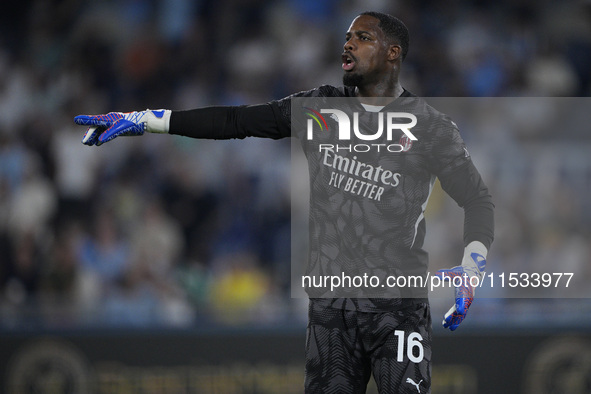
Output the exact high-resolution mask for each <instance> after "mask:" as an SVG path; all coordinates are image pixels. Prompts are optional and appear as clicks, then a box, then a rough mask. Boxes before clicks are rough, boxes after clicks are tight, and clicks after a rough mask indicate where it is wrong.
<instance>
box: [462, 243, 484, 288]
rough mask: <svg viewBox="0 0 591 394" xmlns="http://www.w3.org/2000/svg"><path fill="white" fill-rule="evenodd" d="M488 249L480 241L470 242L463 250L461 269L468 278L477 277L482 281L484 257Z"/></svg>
mask: <svg viewBox="0 0 591 394" xmlns="http://www.w3.org/2000/svg"><path fill="white" fill-rule="evenodd" d="M487 253H488V249H486V246H484V244H483V243H482V242H480V241H472V242H470V243H469V244H468V245H467V246H466V248H465V249H464V257H463V258H462V267H463V268H464V270H465V271H466V272H467V273H468V274H470V276H478V277H479V278H481V279H482V276H483V275H484V270H485V268H486V255H487Z"/></svg>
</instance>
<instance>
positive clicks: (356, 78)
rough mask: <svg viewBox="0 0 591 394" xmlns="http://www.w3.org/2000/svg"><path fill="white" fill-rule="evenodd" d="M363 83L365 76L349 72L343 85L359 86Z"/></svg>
mask: <svg viewBox="0 0 591 394" xmlns="http://www.w3.org/2000/svg"><path fill="white" fill-rule="evenodd" d="M362 82H363V75H361V74H357V73H352V72H347V73H345V74H343V84H344V85H345V86H359V85H361V83H362Z"/></svg>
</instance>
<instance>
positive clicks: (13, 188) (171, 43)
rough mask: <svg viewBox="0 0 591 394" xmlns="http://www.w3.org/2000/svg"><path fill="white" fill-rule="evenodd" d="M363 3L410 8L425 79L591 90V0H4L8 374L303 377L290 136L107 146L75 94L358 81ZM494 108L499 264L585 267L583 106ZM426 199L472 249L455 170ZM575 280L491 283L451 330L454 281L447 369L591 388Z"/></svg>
mask: <svg viewBox="0 0 591 394" xmlns="http://www.w3.org/2000/svg"><path fill="white" fill-rule="evenodd" d="M368 9H374V10H381V11H386V12H389V13H392V14H394V15H397V16H399V17H401V19H403V20H404V21H405V23H406V24H407V25H408V27H409V30H410V32H411V47H410V52H409V56H408V58H407V60H406V61H405V64H404V67H403V73H402V82H403V85H404V86H405V87H406V88H408V89H409V90H411V91H413V92H414V93H416V94H418V95H421V96H424V97H439V96H452V97H456V96H460V97H506V96H515V97H522V96H546V97H579V98H580V100H579V101H577V102H578V103H582V106H583V107H584V106H585V105H587V104H588V103H589V101H586V100H588V99H585V97H587V96H589V94H590V93H591V71H590V70H591V3H590V2H588V1H586V2H581V1H576V2H575V1H561V2H555V1H554V2H553V1H530V0H517V1H479V2H469V1H460V0H455V1H450V2H445V4H443V2H437V1H426V0H425V1H412V2H411V1H385V0H372V1H365V2H362V1H353V0H351V1H318V0H304V1H298V0H282V1H255V0H233V1H221V0H217V1H213V0H201V1H190V0H170V1H156V0H152V1H150V0H126V1H76V0H63V1H46V0H39V1H19V2H15V3H14V4H12V6H11V8H10V9H4V10H3V12H2V14H1V15H0V20H1V23H0V31H1V35H0V114H1V116H0V349H1V351H0V354H1V355H0V374H1V375H0V382H3V383H2V384H3V387H2V389H0V390H3V391H6V392H36V391H34V389H35V387H37V389H39V387H45V390H50V389H51V390H54V391H52V392H80V390H81V389H80V387H90V388H89V389H92V390H96V391H97V392H184V389H186V388H187V387H192V388H193V389H194V390H195V391H196V392H206V391H210V392H220V393H222V392H288V391H289V390H288V387H289V388H290V390H292V392H299V391H300V386H299V385H300V384H301V378H302V376H303V374H302V369H303V333H304V328H305V322H306V315H305V311H306V305H305V301H303V300H297V299H291V298H290V288H289V287H290V275H289V272H290V270H289V256H290V243H289V238H290V202H289V193H290V191H289V182H288V179H287V178H288V174H289V162H288V161H287V160H286V158H288V157H289V152H290V147H289V142H288V141H255V140H248V141H224V142H212V141H197V140H189V139H186V138H180V137H170V136H157V135H150V136H146V137H144V138H136V139H124V138H121V139H118V140H117V141H115V142H114V143H111V144H109V145H107V146H104V147H102V148H98V149H92V148H88V147H85V146H83V145H81V144H80V140H81V138H82V133H83V130H82V129H81V128H79V127H75V126H74V125H73V122H72V118H73V116H74V115H76V114H82V113H104V112H109V111H113V110H122V111H128V110H135V109H143V108H171V109H189V108H193V107H197V106H203V105H233V104H243V103H258V102H264V101H268V100H270V99H274V98H280V97H284V96H286V95H288V94H290V93H292V92H295V91H299V90H304V89H309V88H312V87H315V86H318V85H320V84H324V83H332V84H339V83H340V78H341V71H340V68H339V63H340V56H339V55H340V53H341V48H342V43H343V39H344V32H345V31H346V29H347V28H348V26H349V23H350V21H351V19H352V17H353V16H354V15H356V13H358V12H361V11H364V10H368ZM540 112H541V113H540ZM528 114H531V112H530V113H528ZM537 115H538V116H542V115H543V111H538V114H537ZM529 116H530V118H527V116H526V120H528V119H535V118H536V117H535V116H534V117H531V115H529ZM489 124H490V125H492V126H491V127H488V128H485V129H478V128H467V129H465V130H464V129H462V130H461V131H462V133H463V136H464V138H465V139H466V141H467V143H468V145H469V147H470V149H471V152H472V155H473V156H474V157H475V160H476V161H477V164H478V166H479V168H481V170H482V173H483V176H484V178H485V180H486V181H487V183H488V184H489V186H490V187H491V190H492V194H493V197H494V198H495V203H496V206H497V229H498V231H497V240H496V241H495V244H494V245H493V249H492V251H491V255H490V259H489V267H502V268H503V269H505V270H511V269H513V270H514V271H517V272H519V271H520V270H521V269H524V268H526V267H527V266H528V264H537V263H538V262H542V263H543V264H545V265H546V266H549V267H552V266H553V265H556V267H559V268H557V270H559V271H561V272H562V271H569V269H571V268H572V269H576V270H577V272H582V273H586V277H585V278H584V280H583V283H586V282H587V280H588V279H591V270H589V268H588V267H590V266H591V264H590V263H591V261H590V256H591V254H590V250H589V249H590V244H589V241H588V240H589V235H590V225H589V223H590V221H589V219H591V200H590V199H589V198H588V196H589V192H590V191H591V159H589V158H588V155H587V152H589V151H591V149H590V148H591V144H590V138H591V137H590V136H589V133H588V130H586V129H585V128H581V129H572V128H567V127H565V128H563V129H561V128H557V129H553V130H550V131H548V130H547V129H545V128H543V127H524V128H521V129H518V130H514V129H512V127H511V124H507V122H505V123H503V122H497V123H489ZM586 124H588V123H586ZM534 125H538V124H537V123H534ZM495 126H496V127H495ZM573 130H574V131H573ZM577 130H578V131H577ZM525 152H529V153H527V154H526V153H525ZM427 220H428V229H429V234H430V236H429V238H428V240H427V247H428V250H429V252H430V253H431V257H432V265H433V266H435V267H439V266H441V267H443V266H453V265H456V264H457V263H458V262H459V258H460V254H461V244H460V242H461V236H460V234H461V223H462V222H461V211H460V210H459V209H458V208H457V207H455V206H454V204H453V202H451V201H450V200H449V199H448V198H446V197H445V196H444V195H443V194H441V193H440V192H439V193H438V192H436V193H435V194H434V195H433V196H432V200H431V204H430V207H429V215H428V217H427ZM566 267H569V269H567V268H566ZM587 294H588V293H587ZM552 296H553V297H554V296H556V294H553V295H552ZM558 296H559V298H554V299H550V300H544V299H527V298H510V299H507V298H482V299H479V300H477V301H476V303H475V304H474V307H473V308H472V309H471V311H470V314H469V318H468V320H466V321H465V322H464V323H463V325H462V327H461V329H460V330H459V331H457V332H455V333H453V334H449V333H446V332H444V331H443V330H442V329H440V328H439V326H438V320H439V316H440V315H441V314H442V313H444V311H445V310H446V309H447V303H445V305H444V304H443V303H442V304H441V305H440V304H438V303H435V304H434V308H433V309H434V311H433V312H434V321H435V327H434V328H435V334H436V338H435V345H436V348H435V357H436V359H435V360H434V372H433V373H434V392H436V393H437V392H438V393H445V392H450V393H452V392H454V393H468V392H479V393H484V392H499V391H502V390H504V391H506V392H535V393H543V392H545V391H544V390H550V389H552V390H554V391H552V392H565V393H584V392H591V382H590V381H589V379H591V378H590V376H591V336H590V335H589V332H590V328H591V301H589V299H588V298H585V297H583V298H576V299H573V298H564V297H562V296H565V297H569V295H568V294H558ZM587 297H588V295H587ZM26 379H29V381H32V382H33V383H30V385H29V386H28V387H24V386H19V384H20V382H24V381H26ZM81 382H82V383H81ZM34 385H37V386H34ZM77 385H78V386H77ZM84 385H86V386H84ZM294 385H295V386H294ZM238 387H241V388H242V389H241V390H239V389H238ZM165 388H166V391H165V390H164V389H165ZM501 389H502V390H501ZM10 390H17V391H10ZM175 390H176V391H175ZM37 392H43V391H37ZM45 392H50V391H45ZM547 392H550V391H547Z"/></svg>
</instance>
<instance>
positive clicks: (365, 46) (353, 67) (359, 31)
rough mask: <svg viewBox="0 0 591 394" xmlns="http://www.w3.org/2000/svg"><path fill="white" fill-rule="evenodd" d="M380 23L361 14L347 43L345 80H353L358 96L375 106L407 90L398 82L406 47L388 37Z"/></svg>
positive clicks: (354, 22) (350, 32)
mask: <svg viewBox="0 0 591 394" xmlns="http://www.w3.org/2000/svg"><path fill="white" fill-rule="evenodd" d="M379 22H380V21H379V20H378V19H377V18H374V17H373V16H369V15H360V16H358V17H357V18H355V19H354V20H353V22H352V23H351V26H350V27H349V30H348V31H347V34H346V37H345V38H346V42H345V45H344V46H343V49H344V52H343V69H344V71H345V75H344V77H343V79H344V81H347V80H348V81H350V82H352V83H353V84H354V85H355V86H356V89H355V90H356V93H357V96H358V97H363V98H364V100H362V101H363V102H364V103H365V104H373V105H385V104H387V102H384V99H383V98H384V97H387V98H392V97H399V96H400V95H401V94H402V92H403V90H404V89H403V88H402V86H401V85H400V82H399V81H398V76H399V74H400V65H401V63H402V59H401V55H402V48H401V47H400V46H399V45H396V44H395V43H393V42H392V41H391V40H389V39H388V38H387V37H386V35H385V34H384V32H383V31H382V29H380V27H379ZM380 98H382V99H381V100H380ZM387 101H388V102H389V101H392V100H387Z"/></svg>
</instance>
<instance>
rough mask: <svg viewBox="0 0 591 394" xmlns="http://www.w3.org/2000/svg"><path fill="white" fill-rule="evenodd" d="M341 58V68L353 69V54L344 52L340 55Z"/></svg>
mask: <svg viewBox="0 0 591 394" xmlns="http://www.w3.org/2000/svg"><path fill="white" fill-rule="evenodd" d="M342 59H343V65H342V67H343V70H345V71H351V70H353V68H354V67H355V58H354V57H353V56H351V55H350V54H349V53H347V52H345V53H343V55H342Z"/></svg>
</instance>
